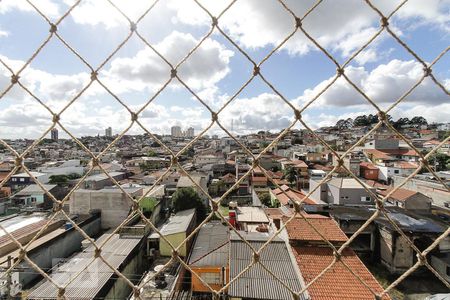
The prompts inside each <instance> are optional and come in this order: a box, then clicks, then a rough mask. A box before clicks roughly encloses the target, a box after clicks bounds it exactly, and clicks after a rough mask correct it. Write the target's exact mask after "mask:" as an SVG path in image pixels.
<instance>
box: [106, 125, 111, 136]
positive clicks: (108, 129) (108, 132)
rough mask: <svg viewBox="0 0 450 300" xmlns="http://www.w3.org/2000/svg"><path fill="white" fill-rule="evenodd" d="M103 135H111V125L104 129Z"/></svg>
mask: <svg viewBox="0 0 450 300" xmlns="http://www.w3.org/2000/svg"><path fill="white" fill-rule="evenodd" d="M105 136H106V137H112V128H111V127H108V128H106V129H105Z"/></svg>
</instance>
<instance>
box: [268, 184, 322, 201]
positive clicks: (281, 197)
mask: <svg viewBox="0 0 450 300" xmlns="http://www.w3.org/2000/svg"><path fill="white" fill-rule="evenodd" d="M280 188H281V189H279V188H276V189H274V190H272V193H273V194H274V195H275V197H276V198H277V199H278V201H279V202H280V204H281V205H287V204H289V200H293V201H300V202H301V201H303V202H304V203H305V204H317V203H316V201H314V200H312V199H310V198H305V197H306V195H305V194H303V193H302V192H300V191H297V190H294V189H291V188H290V187H288V186H287V185H285V184H283V185H282V186H281V187H280ZM283 191H284V192H285V193H286V194H287V195H285V193H283Z"/></svg>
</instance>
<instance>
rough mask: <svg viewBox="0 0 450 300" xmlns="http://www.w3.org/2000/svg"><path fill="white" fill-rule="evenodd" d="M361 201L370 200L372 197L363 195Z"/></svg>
mask: <svg viewBox="0 0 450 300" xmlns="http://www.w3.org/2000/svg"><path fill="white" fill-rule="evenodd" d="M361 202H370V197H366V196H362V197H361Z"/></svg>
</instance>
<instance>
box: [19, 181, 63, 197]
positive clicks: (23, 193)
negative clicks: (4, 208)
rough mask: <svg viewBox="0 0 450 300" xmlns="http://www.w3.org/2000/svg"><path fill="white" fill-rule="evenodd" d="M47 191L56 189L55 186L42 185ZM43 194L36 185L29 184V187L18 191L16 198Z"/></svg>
mask: <svg viewBox="0 0 450 300" xmlns="http://www.w3.org/2000/svg"><path fill="white" fill-rule="evenodd" d="M42 186H43V187H44V188H45V189H46V190H47V191H50V190H52V189H53V188H54V187H56V184H43V185H42ZM43 194H45V192H44V191H43V190H42V189H41V187H40V186H39V185H37V184H30V185H29V186H27V187H25V188H23V189H22V190H20V191H19V192H18V193H17V194H16V196H28V195H43Z"/></svg>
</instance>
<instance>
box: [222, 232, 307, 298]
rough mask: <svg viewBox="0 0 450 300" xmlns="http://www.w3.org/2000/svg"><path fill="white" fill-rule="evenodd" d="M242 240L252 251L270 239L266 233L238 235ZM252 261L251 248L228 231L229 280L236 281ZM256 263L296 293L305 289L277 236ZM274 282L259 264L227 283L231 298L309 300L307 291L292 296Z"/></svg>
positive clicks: (275, 280)
mask: <svg viewBox="0 0 450 300" xmlns="http://www.w3.org/2000/svg"><path fill="white" fill-rule="evenodd" d="M241 234H242V236H243V237H244V238H245V240H246V241H247V242H248V243H249V244H250V245H251V246H252V247H253V248H255V249H260V248H261V246H262V245H263V244H264V243H265V242H267V240H268V239H269V237H270V236H269V234H267V233H260V232H249V233H245V232H241ZM252 261H253V251H252V249H251V248H250V247H249V246H248V245H247V244H246V243H245V242H244V241H243V240H242V239H241V238H240V237H239V236H238V235H237V234H236V233H235V232H234V231H231V232H230V279H231V278H235V277H236V276H237V275H238V274H240V273H241V272H242V271H243V270H244V268H246V267H247V266H248V265H249V264H251V262H252ZM259 262H260V263H262V264H264V265H265V266H266V268H267V269H269V270H270V271H271V272H272V273H273V274H274V275H275V276H276V277H277V278H278V279H279V280H280V281H282V282H283V283H284V285H287V286H288V287H289V288H290V289H292V290H293V291H295V292H298V291H300V290H301V289H302V288H304V286H305V284H304V282H303V276H302V274H301V273H300V270H299V269H298V266H297V264H296V263H295V258H294V256H293V253H292V250H291V248H290V247H289V245H288V244H287V243H286V242H285V241H284V240H282V239H281V238H280V237H276V238H274V239H273V240H272V241H271V242H270V243H269V244H268V245H267V246H266V247H265V248H264V249H263V250H262V251H261V254H260V257H259ZM279 280H277V279H275V278H274V277H273V276H272V275H271V274H270V273H269V272H268V271H267V270H265V269H264V268H263V267H262V266H261V264H259V263H257V264H254V265H253V266H252V267H251V268H250V270H248V271H247V272H245V275H244V276H240V277H238V278H237V279H236V280H235V281H233V282H232V283H231V284H230V287H229V289H228V295H229V296H230V297H231V299H277V300H280V299H286V300H288V299H289V300H291V299H301V300H306V299H309V297H308V292H306V291H305V292H304V293H303V294H302V295H300V297H297V296H295V297H294V295H293V294H292V293H291V292H290V291H289V290H288V289H287V288H286V287H285V286H284V285H283V284H281V283H280V281H279Z"/></svg>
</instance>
